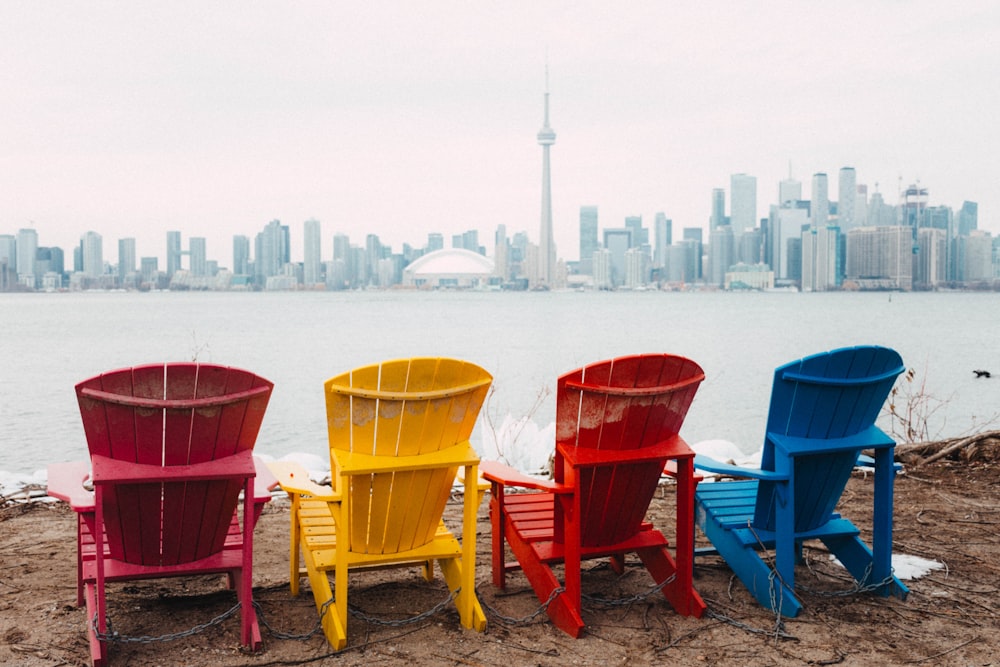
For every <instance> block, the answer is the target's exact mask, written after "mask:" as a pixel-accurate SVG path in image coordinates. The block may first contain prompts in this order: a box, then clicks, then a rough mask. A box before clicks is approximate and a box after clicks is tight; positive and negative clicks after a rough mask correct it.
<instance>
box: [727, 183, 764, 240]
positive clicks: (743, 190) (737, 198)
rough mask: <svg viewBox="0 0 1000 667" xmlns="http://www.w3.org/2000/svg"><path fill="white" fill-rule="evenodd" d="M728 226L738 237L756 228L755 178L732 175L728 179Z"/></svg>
mask: <svg viewBox="0 0 1000 667" xmlns="http://www.w3.org/2000/svg"><path fill="white" fill-rule="evenodd" d="M729 225H730V226H731V227H732V228H733V234H735V235H737V236H739V235H740V234H744V233H746V232H749V231H750V230H751V229H754V228H755V227H757V177H756V176H750V175H748V174H733V175H732V176H730V177H729Z"/></svg>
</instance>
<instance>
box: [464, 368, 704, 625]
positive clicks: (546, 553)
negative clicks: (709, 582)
mask: <svg viewBox="0 0 1000 667" xmlns="http://www.w3.org/2000/svg"><path fill="white" fill-rule="evenodd" d="M704 378H705V375H704V373H703V372H702V369H701V368H700V367H699V366H698V365H697V364H696V363H694V362H693V361H691V360H689V359H685V358H683V357H677V356H672V355H667V354H647V355H637V356H629V357H619V358H617V359H611V360H608V361H601V362H598V363H594V364H591V365H589V366H585V367H584V368H581V369H578V370H575V371H572V372H570V373H567V374H565V375H563V376H562V377H560V378H559V382H558V385H557V391H556V452H555V470H554V477H555V479H554V481H552V482H548V481H540V480H536V479H534V478H531V477H528V476H526V475H521V474H519V473H518V472H517V471H515V470H513V469H511V468H509V467H507V466H505V465H502V464H499V463H497V462H494V461H484V462H482V463H481V464H480V467H481V470H482V472H483V476H484V477H485V478H486V479H487V480H489V481H490V482H491V484H492V487H491V490H492V494H491V500H490V520H491V522H492V529H493V549H492V551H493V583H494V585H496V586H498V587H499V588H504V585H505V575H506V573H507V572H508V571H509V570H512V569H515V568H517V567H520V568H522V569H523V570H524V574H525V576H526V577H527V578H528V581H529V582H530V583H531V585H532V587H533V588H534V590H535V593H536V594H537V596H538V599H539V600H540V601H542V602H543V603H545V602H546V601H549V604H548V607H547V612H548V614H549V617H550V618H551V619H552V621H553V622H554V623H555V624H556V626H558V627H559V628H560V629H562V630H563V631H565V632H566V633H568V634H570V635H572V636H573V637H578V636H579V635H580V632H581V631H582V629H583V627H584V623H583V619H582V617H581V613H580V606H581V595H582V594H581V583H580V564H581V561H583V560H586V559H590V558H597V557H601V556H610V557H611V563H612V567H614V568H615V570H616V571H618V572H621V571H622V569H623V567H624V556H625V554H627V553H631V552H635V553H637V554H638V555H639V558H640V559H641V560H642V563H643V565H644V566H645V567H646V569H647V570H649V573H650V574H651V575H652V576H653V580H654V581H655V582H656V583H657V584H658V585H663V588H662V591H663V593H664V595H665V596H666V597H667V599H668V600H669V601H670V603H671V604H672V605H673V607H674V609H676V610H677V612H679V613H681V614H685V615H689V616H701V614H702V612H703V611H704V610H705V603H704V602H703V601H702V599H701V597H700V596H699V595H698V593H697V592H696V591H695V590H694V587H693V585H692V556H691V554H692V547H693V539H694V525H693V497H694V478H693V463H692V461H693V458H694V452H693V451H692V450H691V449H690V448H689V447H688V446H687V444H686V443H685V442H684V440H683V439H681V437H680V436H679V435H678V431H679V430H680V427H681V423H682V422H683V421H684V417H685V415H686V414H687V411H688V407H689V406H690V405H691V401H692V399H693V398H694V395H695V392H696V391H697V389H698V385H699V384H700V383H701V381H702V380H703V379H704ZM668 460H670V461H671V462H675V463H676V468H677V472H676V476H677V534H676V539H677V544H676V554H677V558H676V561H675V560H674V558H672V557H671V556H670V554H669V553H668V551H667V546H668V543H667V539H666V538H665V537H664V536H663V534H662V533H660V532H659V531H658V530H655V529H654V528H653V526H652V525H651V524H650V523H649V522H648V521H646V519H645V515H646V510H647V509H648V507H649V503H650V501H651V500H652V498H653V494H654V493H655V492H656V488H657V485H658V484H659V481H660V475H661V473H662V472H663V470H664V465H665V464H666V463H667V461H668ZM508 487H523V488H527V489H532V490H534V491H535V492H533V493H517V494H511V493H507V488H508ZM504 541H506V542H507V543H508V544H509V545H510V548H511V550H512V551H513V553H514V556H515V557H516V558H517V561H518V563H517V564H512V563H507V562H506V561H505V554H504ZM560 562H562V563H564V575H565V583H564V584H560V583H559V580H558V579H557V578H556V575H555V574H554V573H553V571H552V567H551V566H552V565H553V564H555V563H560Z"/></svg>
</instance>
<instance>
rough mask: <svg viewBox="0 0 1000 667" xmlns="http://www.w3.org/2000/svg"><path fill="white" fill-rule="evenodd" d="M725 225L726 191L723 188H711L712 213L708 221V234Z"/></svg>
mask: <svg viewBox="0 0 1000 667" xmlns="http://www.w3.org/2000/svg"><path fill="white" fill-rule="evenodd" d="M724 224H726V191H725V189H723V188H712V213H711V215H710V216H709V220H708V229H709V232H711V230H713V229H715V228H716V227H721V226H722V225H724Z"/></svg>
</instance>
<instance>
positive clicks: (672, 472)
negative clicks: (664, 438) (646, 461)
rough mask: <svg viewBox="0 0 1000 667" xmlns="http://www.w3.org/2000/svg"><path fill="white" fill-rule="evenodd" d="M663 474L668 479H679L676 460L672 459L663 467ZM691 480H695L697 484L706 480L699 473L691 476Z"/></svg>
mask: <svg viewBox="0 0 1000 667" xmlns="http://www.w3.org/2000/svg"><path fill="white" fill-rule="evenodd" d="M663 474H664V475H666V476H668V477H673V478H675V479H676V478H677V461H676V460H675V459H670V460H669V461H667V465H665V466H663ZM691 479H693V480H694V481H695V483H697V482H700V481H702V480H703V479H705V476H704V475H699V474H698V473H694V474H692V475H691Z"/></svg>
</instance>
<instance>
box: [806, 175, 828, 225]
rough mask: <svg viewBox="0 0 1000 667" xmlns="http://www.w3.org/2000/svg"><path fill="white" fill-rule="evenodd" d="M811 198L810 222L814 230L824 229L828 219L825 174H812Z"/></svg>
mask: <svg viewBox="0 0 1000 667" xmlns="http://www.w3.org/2000/svg"><path fill="white" fill-rule="evenodd" d="M811 196H812V206H811V208H810V212H811V215H810V218H811V221H810V222H811V223H812V226H813V228H815V229H819V228H820V227H826V223H827V221H828V220H829V218H830V190H829V185H828V183H827V180H826V174H824V173H822V172H820V173H817V174H813V182H812V195H811Z"/></svg>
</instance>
